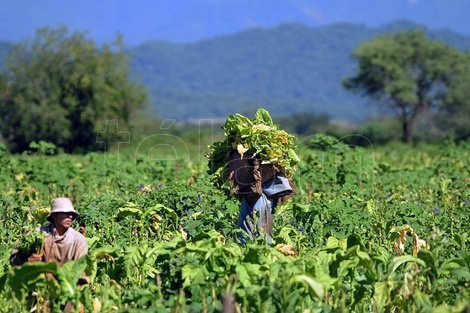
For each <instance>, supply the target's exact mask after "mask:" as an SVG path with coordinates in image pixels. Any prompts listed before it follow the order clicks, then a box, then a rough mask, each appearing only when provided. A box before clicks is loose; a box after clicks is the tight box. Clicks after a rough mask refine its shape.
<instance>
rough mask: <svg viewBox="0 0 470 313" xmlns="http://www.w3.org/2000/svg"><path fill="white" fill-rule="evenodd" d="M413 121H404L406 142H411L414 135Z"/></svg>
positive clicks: (403, 138)
mask: <svg viewBox="0 0 470 313" xmlns="http://www.w3.org/2000/svg"><path fill="white" fill-rule="evenodd" d="M411 126H412V123H411V122H410V121H404V122H403V137H402V141H403V142H404V143H406V144H411V142H412V139H413V137H412V136H411V135H412V131H411V130H412V127H411Z"/></svg>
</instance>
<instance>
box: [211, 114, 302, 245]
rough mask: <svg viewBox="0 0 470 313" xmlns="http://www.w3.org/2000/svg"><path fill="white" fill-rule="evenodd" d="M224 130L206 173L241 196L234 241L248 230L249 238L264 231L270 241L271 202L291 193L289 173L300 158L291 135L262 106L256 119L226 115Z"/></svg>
mask: <svg viewBox="0 0 470 313" xmlns="http://www.w3.org/2000/svg"><path fill="white" fill-rule="evenodd" d="M223 129H224V130H225V137H226V138H225V140H224V141H221V142H216V143H214V144H212V145H210V146H209V148H210V149H211V150H212V151H211V153H209V154H207V155H206V157H207V158H208V159H209V171H208V173H209V174H210V176H211V179H212V182H213V184H214V185H215V186H217V187H219V188H221V189H222V190H225V191H227V193H228V194H229V195H236V196H237V197H238V198H239V199H240V201H241V204H240V213H239V218H238V227H239V228H241V229H242V230H244V232H243V233H241V234H239V236H238V241H239V242H240V243H245V242H246V233H248V235H249V237H250V238H252V239H254V238H255V237H256V236H258V235H267V244H268V245H270V244H271V242H272V233H271V232H272V216H273V214H274V211H275V207H276V206H277V205H279V204H280V203H283V202H285V201H286V200H287V199H288V198H289V197H291V196H292V195H293V193H294V192H295V188H294V185H293V184H292V181H291V178H292V176H293V173H294V172H295V169H296V165H297V163H298V162H299V161H300V160H299V158H298V156H297V154H296V153H295V151H294V149H295V148H296V144H295V137H294V136H292V135H290V134H288V133H287V132H285V131H283V130H280V129H279V128H278V126H277V125H274V123H273V121H272V119H271V116H270V115H269V113H268V111H266V110H265V109H262V108H260V109H258V110H257V111H256V114H255V118H254V119H249V118H247V117H245V116H243V115H241V114H238V113H237V114H234V115H229V116H228V118H227V121H226V122H225V124H224V126H223ZM257 213H259V215H258V214H257ZM255 225H256V226H258V230H256V229H255ZM260 230H261V232H260Z"/></svg>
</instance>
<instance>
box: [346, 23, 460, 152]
mask: <svg viewBox="0 0 470 313" xmlns="http://www.w3.org/2000/svg"><path fill="white" fill-rule="evenodd" d="M353 57H354V58H356V59H358V61H359V65H358V73H357V75H356V76H353V77H350V78H348V79H345V80H344V81H343V84H344V86H345V87H346V89H348V90H351V91H353V92H357V93H360V94H363V95H366V96H368V97H371V98H372V99H373V100H374V101H376V102H377V103H378V104H381V105H385V106H386V107H388V108H389V109H391V110H393V111H395V112H397V113H396V114H397V116H398V117H399V119H400V122H401V124H402V125H403V137H402V138H403V141H404V142H407V143H410V142H411V140H412V134H413V130H414V127H415V123H416V120H417V118H418V117H419V116H420V115H421V114H423V113H424V112H425V111H426V110H428V109H432V108H438V106H439V104H440V103H441V101H442V100H443V99H445V97H446V95H447V93H448V92H449V88H451V87H453V86H454V84H455V83H454V81H460V79H461V77H462V75H464V74H465V73H466V72H467V71H468V67H469V62H468V60H467V59H466V58H465V57H464V55H463V54H462V53H460V52H459V51H458V50H457V49H455V48H452V47H451V46H448V45H446V44H444V43H442V42H440V41H434V40H430V39H428V38H427V37H426V35H425V34H424V32H423V31H420V30H411V31H407V32H399V33H396V34H393V35H382V36H378V37H377V38H375V39H374V40H372V41H370V42H367V43H364V44H362V45H360V46H359V47H358V48H357V49H356V50H355V51H354V52H353Z"/></svg>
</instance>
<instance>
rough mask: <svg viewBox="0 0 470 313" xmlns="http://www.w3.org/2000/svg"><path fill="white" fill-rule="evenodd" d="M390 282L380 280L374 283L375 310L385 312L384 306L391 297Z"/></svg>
mask: <svg viewBox="0 0 470 313" xmlns="http://www.w3.org/2000/svg"><path fill="white" fill-rule="evenodd" d="M389 293H390V288H389V283H388V282H386V281H379V282H376V283H375V284H374V296H373V299H374V303H375V308H376V309H375V310H374V311H375V312H383V311H384V310H383V308H384V307H385V305H386V304H387V302H388V301H389V299H390V294H389Z"/></svg>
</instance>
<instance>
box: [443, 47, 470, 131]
mask: <svg viewBox="0 0 470 313" xmlns="http://www.w3.org/2000/svg"><path fill="white" fill-rule="evenodd" d="M466 57H467V72H466V73H465V75H464V76H463V78H462V79H459V80H455V81H454V82H453V83H454V85H453V86H452V88H451V89H450V92H449V93H448V94H447V95H446V98H445V100H444V102H443V105H442V110H441V112H440V114H439V115H438V119H437V123H438V126H439V127H440V128H441V129H445V130H451V131H453V132H454V133H453V135H454V136H455V138H456V139H457V140H464V139H467V138H470V123H469V121H470V88H469V86H470V50H468V51H466Z"/></svg>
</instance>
